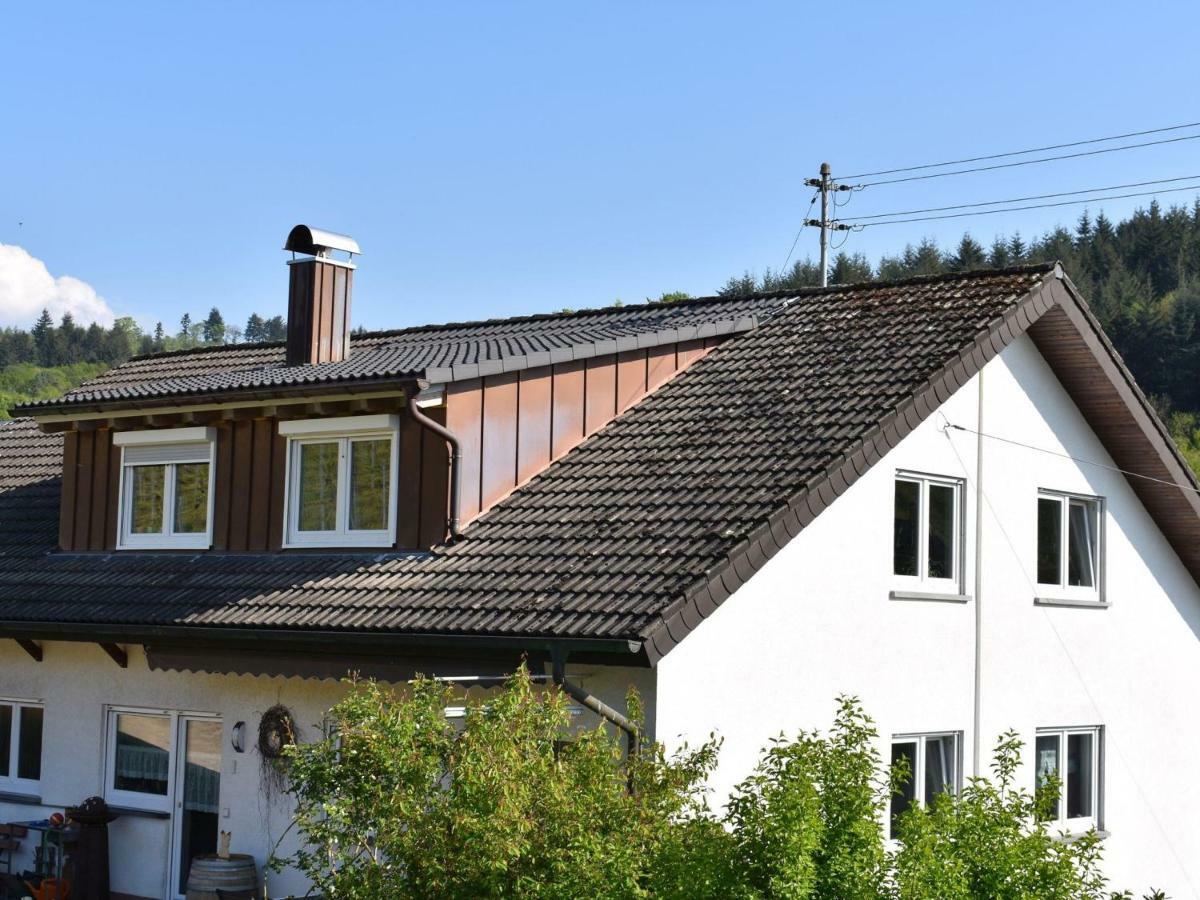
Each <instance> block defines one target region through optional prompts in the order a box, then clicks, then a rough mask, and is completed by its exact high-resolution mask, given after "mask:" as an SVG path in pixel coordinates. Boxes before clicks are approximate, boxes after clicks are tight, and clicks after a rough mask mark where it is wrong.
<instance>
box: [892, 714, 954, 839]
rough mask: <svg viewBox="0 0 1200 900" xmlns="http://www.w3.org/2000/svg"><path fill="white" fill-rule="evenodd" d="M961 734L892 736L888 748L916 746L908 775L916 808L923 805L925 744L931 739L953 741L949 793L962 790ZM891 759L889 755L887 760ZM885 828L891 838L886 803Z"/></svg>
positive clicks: (942, 732) (915, 733)
mask: <svg viewBox="0 0 1200 900" xmlns="http://www.w3.org/2000/svg"><path fill="white" fill-rule="evenodd" d="M962 735H963V733H962V732H961V731H919V732H910V733H908V734H894V735H892V740H891V742H890V743H889V744H888V748H889V749H891V747H894V746H895V745H896V744H914V743H915V744H916V745H917V754H916V759H915V760H914V761H913V770H912V772H911V773H910V774H911V776H912V779H913V786H914V790H913V803H915V804H917V805H918V806H924V805H925V744H926V742H927V741H929V740H931V739H937V738H952V739H953V741H954V783H953V784H951V785H950V793H951V794H953V795H955V796H957V795H958V793H959V791H961V790H962V781H963V773H962V770H963V767H962V763H963V738H962ZM890 758H891V756H890V754H889V759H890ZM887 828H888V836H889V837H892V836H893V835H892V806H891V803H890V802H889V803H888V806H887Z"/></svg>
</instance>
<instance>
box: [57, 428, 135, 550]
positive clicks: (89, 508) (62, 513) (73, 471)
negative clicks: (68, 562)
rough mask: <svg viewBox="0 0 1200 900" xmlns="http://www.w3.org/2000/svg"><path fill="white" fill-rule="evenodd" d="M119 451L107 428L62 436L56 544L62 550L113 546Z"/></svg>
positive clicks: (100, 548) (98, 548) (114, 541)
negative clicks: (60, 491) (61, 468)
mask: <svg viewBox="0 0 1200 900" xmlns="http://www.w3.org/2000/svg"><path fill="white" fill-rule="evenodd" d="M120 455H121V454H120V451H119V450H118V449H116V448H115V447H113V445H112V432H111V431H109V430H108V429H107V428H98V429H96V430H94V431H72V432H68V433H67V434H65V435H64V442H63V480H62V500H61V503H60V505H59V525H58V543H59V547H61V548H62V549H63V550H107V549H111V548H112V547H114V546H115V545H116V525H117V506H116V502H117V485H116V484H115V483H114V479H118V478H119V477H120Z"/></svg>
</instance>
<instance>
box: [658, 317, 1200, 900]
mask: <svg viewBox="0 0 1200 900" xmlns="http://www.w3.org/2000/svg"><path fill="white" fill-rule="evenodd" d="M981 400H982V424H981V422H980V404H981ZM948 425H954V426H961V428H963V429H966V430H957V429H955V428H950V427H947V426H948ZM979 431H982V432H983V433H984V434H986V435H992V436H994V437H993V438H984V439H983V441H982V447H981V446H980V443H979V440H978V438H977V436H976V433H977V432H979ZM1009 441H1011V442H1012V443H1010V442H1009ZM1022 445H1027V446H1022ZM1031 448H1037V449H1031ZM981 451H982V454H981ZM1082 460H1086V461H1087V462H1086V463H1084V462H1080V461H1082ZM1115 468H1116V466H1115V463H1114V462H1113V460H1112V459H1111V458H1110V457H1109V455H1108V453H1107V451H1106V450H1105V448H1104V445H1103V444H1102V443H1101V442H1100V441H1099V439H1098V438H1097V437H1096V435H1095V434H1094V433H1093V431H1092V430H1091V428H1090V427H1089V426H1088V423H1087V421H1086V420H1085V419H1084V418H1083V416H1082V415H1081V413H1080V412H1079V410H1078V409H1077V408H1076V407H1075V405H1074V403H1073V402H1072V401H1071V399H1070V398H1069V397H1068V396H1067V395H1066V393H1065V391H1064V390H1063V388H1062V386H1061V385H1060V384H1059V382H1058V380H1057V378H1056V377H1055V375H1054V373H1053V372H1052V371H1051V370H1050V368H1049V366H1048V365H1047V364H1046V363H1045V361H1044V360H1043V359H1042V357H1041V355H1040V353H1039V352H1038V350H1037V348H1036V347H1035V346H1034V344H1033V342H1032V341H1031V340H1029V339H1028V338H1021V339H1018V340H1017V341H1015V342H1014V343H1013V344H1012V345H1011V346H1009V347H1008V348H1007V349H1005V350H1004V351H1003V352H1002V353H1001V354H1000V355H999V356H998V357H996V358H995V359H993V360H992V361H991V362H990V363H988V364H987V366H986V367H985V368H984V369H983V371H982V373H981V374H979V375H976V376H974V377H973V378H972V379H971V381H970V382H969V383H968V384H967V385H966V386H964V387H963V388H961V389H959V390H958V391H957V392H956V393H955V394H954V395H953V396H952V397H951V398H950V399H949V400H948V401H946V402H945V403H944V404H942V405H941V406H940V407H939V408H938V409H937V411H936V412H935V414H934V415H932V416H930V417H929V418H928V419H926V420H925V421H924V422H923V423H922V424H921V425H920V426H919V427H918V428H917V429H916V430H915V431H914V432H913V433H912V434H910V435H908V436H907V437H906V438H904V440H903V441H901V442H900V443H899V444H898V445H897V446H896V448H895V449H893V450H892V451H891V452H890V453H888V454H887V455H886V456H884V457H883V458H882V459H881V460H880V461H879V462H877V463H876V464H875V465H874V466H873V467H872V469H871V470H870V471H869V472H868V473H867V474H866V475H865V476H863V478H862V479H860V480H859V481H858V482H857V483H856V484H854V485H853V486H852V487H850V489H849V490H848V491H847V492H846V493H845V494H844V495H842V496H841V497H839V498H838V499H837V501H836V502H834V503H833V504H832V505H831V506H830V507H829V509H827V510H825V511H824V512H823V513H821V515H820V516H819V517H818V518H817V519H816V520H815V521H814V522H813V523H812V524H811V525H809V526H808V527H806V528H805V529H804V531H803V532H802V533H801V534H800V535H799V536H798V537H797V538H796V539H795V540H793V541H792V542H791V543H790V544H788V545H787V547H785V548H784V549H783V550H781V551H780V552H779V554H778V555H777V556H775V557H774V558H773V559H772V560H770V561H769V562H768V563H767V564H766V565H765V566H764V567H763V568H762V569H761V570H760V571H759V572H758V573H757V574H755V575H754V577H753V578H751V579H750V581H749V582H748V583H747V584H746V585H745V586H743V587H742V588H741V589H740V590H739V591H737V593H735V594H734V595H733V596H732V597H730V598H729V599H728V600H726V601H725V603H724V604H723V605H722V606H721V607H720V608H719V609H718V610H717V611H716V612H715V613H713V615H712V616H711V617H710V618H708V619H707V620H706V621H705V622H704V623H703V624H701V625H700V626H699V627H698V628H697V629H696V630H695V631H693V632H692V633H691V634H689V635H688V637H687V638H686V640H684V641H683V642H682V643H681V644H680V645H679V646H678V647H677V648H675V649H674V650H672V651H671V652H670V653H669V654H668V655H667V656H666V657H664V658H663V660H662V661H661V662H660V663H659V664H658V666H657V667H656V669H655V676H656V689H657V709H658V714H657V718H656V721H655V725H656V730H657V735H658V738H659V740H662V741H664V742H665V743H666V744H667V745H668V746H671V745H673V744H675V743H677V742H678V741H680V740H682V739H689V740H691V741H692V742H693V743H695V742H696V741H697V740H703V739H704V738H705V737H706V736H707V735H708V734H709V733H710V732H711V731H713V730H716V731H717V732H718V733H719V734H720V735H722V736H723V738H724V745H723V748H722V754H721V759H720V766H719V768H718V770H717V772H716V775H715V777H714V781H713V791H714V797H715V798H718V799H719V798H722V797H725V796H727V795H728V793H729V789H730V788H731V787H732V786H733V785H734V784H736V783H737V782H738V781H740V780H741V779H742V778H744V777H745V775H746V773H747V772H748V771H750V769H751V768H752V767H753V765H754V763H755V761H756V759H757V756H758V752H759V750H760V749H761V748H762V747H763V746H764V744H765V743H766V742H767V741H768V740H769V739H770V738H771V737H773V736H776V735H778V734H780V733H784V734H791V733H795V731H797V730H799V729H805V730H813V729H821V728H825V727H827V726H828V724H829V722H830V721H831V719H832V715H833V711H834V700H835V698H836V697H837V696H839V695H842V694H851V695H855V696H857V697H858V698H859V699H860V700H861V701H862V703H863V705H864V707H865V708H866V711H867V712H868V713H869V714H870V715H871V716H872V717H873V718H874V719H875V722H876V725H877V727H878V729H879V732H880V745H879V751H880V754H881V756H882V757H883V759H885V760H887V759H889V758H891V757H892V753H893V747H896V748H897V752H904V751H905V750H907V746H906V745H908V746H911V745H912V744H915V743H918V742H922V741H921V736H930V737H931V738H934V739H938V738H942V737H943V736H946V737H948V740H946V741H944V742H943V741H941V740H937V741H936V743H935V745H934V748H932V749H930V750H929V751H928V760H927V766H926V767H925V771H928V772H930V773H931V775H930V777H931V778H935V779H941V778H942V777H943V775H948V776H950V780H951V781H952V783H955V784H961V782H962V780H963V779H964V778H969V777H970V776H972V775H976V774H978V775H985V776H986V775H990V768H989V765H990V762H991V758H992V749H993V747H994V745H995V743H996V740H997V738H998V737H999V735H1000V734H1001V732H1004V731H1006V730H1009V729H1012V730H1014V731H1016V732H1017V733H1018V735H1019V736H1020V738H1021V739H1022V740H1023V741H1024V743H1025V750H1024V756H1023V759H1024V761H1025V767H1024V772H1023V774H1022V775H1021V776H1020V777H1021V779H1022V781H1021V786H1022V787H1025V788H1026V789H1029V790H1033V789H1034V787H1035V784H1036V778H1037V773H1036V768H1037V765H1038V760H1039V758H1043V759H1049V756H1048V754H1050V753H1051V752H1052V751H1053V750H1054V749H1056V748H1061V749H1060V750H1059V752H1060V753H1061V754H1062V755H1063V758H1064V759H1067V758H1069V762H1070V767H1071V768H1072V770H1074V773H1073V774H1072V775H1071V776H1070V777H1068V774H1067V767H1066V766H1065V765H1064V768H1063V769H1062V770H1061V772H1062V777H1063V778H1064V781H1066V784H1067V787H1068V789H1071V788H1074V789H1076V790H1077V791H1078V792H1079V793H1080V797H1079V798H1078V802H1076V798H1074V797H1068V798H1066V799H1067V802H1068V804H1069V805H1070V807H1071V809H1070V812H1071V813H1076V814H1077V815H1074V816H1072V817H1069V818H1068V816H1067V814H1066V813H1067V810H1065V809H1064V810H1063V816H1062V821H1061V823H1058V826H1059V827H1061V829H1062V830H1064V831H1067V832H1076V833H1078V832H1079V831H1082V830H1086V829H1087V828H1089V827H1092V826H1095V827H1096V828H1097V829H1098V830H1099V831H1100V832H1101V833H1102V834H1103V835H1104V856H1105V861H1106V862H1105V869H1106V872H1107V873H1108V874H1109V876H1110V878H1111V879H1112V882H1113V884H1114V886H1119V887H1130V888H1136V887H1139V886H1140V887H1143V888H1144V887H1147V886H1149V885H1154V886H1155V887H1159V888H1162V889H1165V890H1166V891H1167V893H1168V894H1169V895H1170V896H1173V897H1188V896H1193V895H1194V888H1193V885H1194V884H1197V883H1200V871H1198V869H1197V866H1200V828H1197V826H1196V817H1195V808H1196V803H1197V802H1200V784H1196V783H1195V782H1194V780H1192V779H1189V778H1188V777H1187V776H1186V774H1184V773H1186V772H1187V771H1188V767H1189V765H1190V760H1191V758H1192V752H1191V747H1192V746H1193V745H1194V744H1195V742H1197V741H1200V722H1198V721H1196V719H1195V717H1194V716H1192V715H1190V713H1189V710H1190V708H1191V707H1192V705H1193V702H1194V701H1193V697H1194V692H1195V680H1196V673H1197V672H1200V641H1198V640H1197V633H1198V629H1200V590H1198V589H1197V586H1196V583H1195V581H1194V580H1193V578H1192V576H1191V575H1190V574H1189V573H1188V572H1187V570H1186V569H1185V568H1184V566H1183V565H1182V564H1181V563H1180V561H1179V558H1178V557H1177V555H1176V554H1175V552H1174V551H1173V550H1172V549H1171V547H1170V546H1169V544H1168V543H1167V542H1166V541H1165V539H1164V538H1163V535H1162V533H1161V532H1160V530H1159V529H1158V527H1157V526H1156V525H1155V523H1154V521H1153V519H1152V518H1151V517H1150V516H1149V515H1148V514H1147V512H1146V510H1145V508H1144V507H1143V505H1142V503H1141V501H1140V500H1139V499H1138V497H1137V496H1136V495H1135V494H1134V493H1133V491H1132V489H1131V488H1130V486H1129V483H1128V481H1127V480H1126V479H1125V477H1124V476H1123V475H1121V474H1120V473H1119V472H1117V471H1115ZM926 476H932V477H933V478H934V479H935V480H936V483H942V482H945V483H949V484H953V485H955V486H956V489H957V490H958V491H959V496H960V498H961V505H960V506H959V509H960V510H961V512H960V513H958V515H957V516H956V518H955V520H954V524H953V526H952V534H953V535H954V536H955V540H956V541H960V542H961V543H959V545H958V546H959V547H961V550H960V551H958V552H957V553H956V556H957V558H958V559H959V560H960V561H961V562H960V565H961V569H959V570H958V571H957V572H956V573H955V575H954V581H955V582H957V583H956V584H955V585H954V586H952V587H951V588H950V589H948V590H947V589H944V588H942V587H939V588H938V589H937V590H936V591H933V592H925V593H928V596H926V597H924V598H920V599H916V598H918V597H919V596H920V594H921V593H923V592H921V591H914V590H912V588H911V587H910V585H909V584H908V583H907V582H906V580H905V579H904V578H903V577H902V576H897V575H896V574H895V572H894V569H895V566H894V562H895V560H894V559H893V557H894V537H895V534H894V532H895V521H894V520H895V515H896V502H895V498H896V484H897V481H898V480H901V481H903V480H906V479H909V478H917V477H926ZM1059 494H1062V495H1067V496H1071V497H1079V498H1082V499H1088V500H1091V499H1093V498H1095V499H1098V500H1099V501H1100V503H1101V509H1102V521H1101V523H1100V525H1101V528H1100V532H1099V540H1098V549H1099V559H1098V569H1097V572H1098V575H1099V580H1100V588H1099V590H1097V591H1096V592H1095V593H1094V594H1093V595H1091V596H1088V595H1087V594H1086V592H1082V591H1081V592H1079V594H1078V595H1076V596H1072V593H1073V592H1064V591H1062V590H1057V589H1055V588H1054V587H1052V586H1050V585H1046V584H1042V583H1040V582H1039V579H1038V566H1037V563H1038V503H1039V500H1040V499H1043V498H1046V497H1048V496H1057V495H1059ZM981 500H982V510H983V514H982V517H981V520H980V518H979V517H978V513H979V510H980V508H981ZM980 534H981V535H982V539H981V540H979V541H977V536H978V535H980ZM977 548H978V550H977ZM1067 587H1070V585H1067ZM906 596H907V597H910V598H912V599H900V598H901V597H906ZM977 628H978V629H979V631H978V632H977V631H976V629H977ZM977 633H978V635H979V640H978V642H977V638H976V635H977ZM764 635H769V639H764ZM977 660H978V663H979V672H978V676H977V675H976V662H977ZM697 685H703V686H704V689H703V690H697ZM977 704H978V706H977ZM977 709H978V717H977V712H976V710H977ZM1076 735H1078V736H1077V737H1076ZM977 740H978V742H979V744H978V750H979V753H978V756H977V755H976V748H977ZM1056 742H1061V743H1056ZM922 743H924V742H922ZM943 743H945V744H946V745H947V748H948V761H946V762H943V760H942V754H943V753H945V752H946V750H944V748H943V747H942V746H941V745H942V744H943ZM926 746H928V744H926ZM1071 751H1074V752H1071ZM910 752H911V751H910ZM1068 753H1070V755H1069V757H1068ZM939 767H944V768H939ZM1076 767H1079V769H1076ZM1083 770H1086V771H1083ZM1056 830H1057V828H1056Z"/></svg>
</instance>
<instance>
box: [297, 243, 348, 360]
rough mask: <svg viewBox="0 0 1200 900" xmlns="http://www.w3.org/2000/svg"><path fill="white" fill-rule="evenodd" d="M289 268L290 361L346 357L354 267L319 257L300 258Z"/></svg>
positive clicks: (340, 358)
mask: <svg viewBox="0 0 1200 900" xmlns="http://www.w3.org/2000/svg"><path fill="white" fill-rule="evenodd" d="M289 268H290V270H291V271H290V273H289V276H288V333H287V360H288V363H289V364H291V365H303V364H305V363H320V362H337V361H338V360H342V359H345V358H346V354H347V353H348V352H349V348H350V295H351V290H352V286H353V283H354V270H353V269H348V268H346V267H345V266H342V265H337V264H335V263H332V262H330V261H328V260H320V259H305V260H297V261H295V262H293V263H292V264H291V265H290V267H289Z"/></svg>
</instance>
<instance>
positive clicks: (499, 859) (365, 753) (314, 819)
mask: <svg viewBox="0 0 1200 900" xmlns="http://www.w3.org/2000/svg"><path fill="white" fill-rule="evenodd" d="M630 699H631V705H632V706H633V709H632V715H634V716H635V717H637V716H638V714H639V713H638V709H637V699H636V696H632V695H631V698H630ZM461 702H462V700H461V699H460V698H459V699H456V695H455V694H454V692H453V691H452V690H451V689H450V688H449V687H447V686H446V685H444V684H438V683H435V682H432V681H424V680H422V681H418V682H416V683H415V684H413V685H411V686H410V687H409V688H408V689H407V690H405V691H404V692H402V693H395V692H392V691H390V690H387V689H385V688H384V687H382V686H380V685H378V684H376V683H374V682H361V683H355V684H353V685H352V688H351V690H350V691H349V692H348V694H347V696H346V697H345V699H343V700H342V701H341V702H340V703H339V704H338V705H337V706H335V707H334V709H333V710H332V711H331V712H330V715H329V722H330V724H331V727H330V729H329V733H328V737H327V738H326V739H324V740H320V741H317V742H315V743H310V744H301V745H297V746H294V747H291V748H289V750H288V761H287V763H286V766H287V768H286V775H287V778H288V782H289V789H290V791H291V792H292V794H293V795H294V797H295V800H296V813H295V820H294V825H295V828H296V829H297V830H298V832H299V834H298V837H299V839H300V845H301V846H300V848H299V849H298V850H296V851H295V852H294V853H292V854H291V855H289V856H287V857H282V858H277V859H274V860H273V861H272V868H273V869H274V870H276V871H278V870H280V869H282V868H284V867H286V866H294V867H296V868H298V869H299V870H300V871H301V872H302V873H303V874H305V875H306V876H307V877H308V878H309V879H310V880H311V881H312V882H313V887H314V889H315V890H317V891H319V892H321V893H323V894H324V895H325V896H328V897H336V898H352V900H377V898H378V900H382V898H388V900H404V898H432V897H439V898H441V897H445V898H509V897H514V898H515V897H522V898H524V897H532V898H542V897H545V898H550V897H555V898H557V897H598V898H620V900H625V898H650V897H656V898H658V897H661V898H671V900H683V898H701V900H704V898H713V900H716V898H733V900H927V898H934V897H936V898H939V900H959V898H962V900H966V898H972V900H974V898H989V900H993V898H999V900H1008V898H1012V900H1017V898H1022V900H1024V898H1039V900H1041V898H1050V900H1100V898H1108V897H1109V896H1110V895H1109V894H1108V893H1107V892H1106V890H1105V885H1104V879H1103V877H1102V876H1101V874H1100V867H1099V866H1100V861H1101V856H1100V849H1101V845H1100V842H1099V840H1098V838H1097V837H1096V835H1095V834H1094V833H1092V834H1088V835H1084V836H1082V837H1080V838H1078V839H1077V840H1073V841H1063V840H1060V839H1056V837H1055V836H1053V835H1051V834H1050V833H1049V831H1048V829H1047V827H1046V826H1045V825H1044V824H1041V823H1039V822H1038V816H1037V815H1036V813H1037V810H1038V804H1039V803H1041V802H1048V798H1047V796H1046V795H1042V796H1040V797H1037V798H1035V797H1034V796H1033V795H1032V793H1031V792H1029V791H1025V790H1021V789H1019V788H1017V787H1016V784H1015V781H1016V777H1017V771H1018V766H1019V760H1020V754H1021V749H1022V748H1021V744H1020V742H1019V741H1018V740H1017V739H1016V738H1015V737H1014V736H1013V735H1012V734H1007V735H1004V736H1002V738H1001V740H1000V742H999V744H998V745H997V748H996V755H995V763H994V767H993V777H992V778H991V779H987V778H977V779H972V780H970V781H969V782H968V784H967V786H966V787H965V788H964V789H963V790H962V791H961V793H960V794H959V795H958V796H954V795H952V794H949V793H946V794H942V795H941V796H940V797H939V798H938V800H937V801H936V802H935V803H934V804H932V806H931V807H929V808H922V807H920V806H914V807H913V808H912V809H910V810H909V811H908V812H906V813H905V814H904V815H903V817H902V819H901V821H900V824H899V826H898V832H899V833H898V836H897V840H896V841H894V842H893V843H894V846H889V845H888V844H887V843H885V841H884V835H883V826H882V822H883V819H884V815H885V812H886V809H887V800H888V795H889V791H890V786H891V785H892V784H898V783H899V779H900V778H902V777H904V773H903V772H900V771H897V772H892V773H888V772H885V771H884V770H883V767H882V765H881V761H880V757H879V753H878V750H877V746H878V743H879V736H878V734H877V732H876V730H875V727H874V725H873V723H872V722H871V719H870V718H869V717H868V716H867V715H866V713H865V712H864V711H863V709H862V707H861V706H860V705H859V703H858V702H857V701H856V700H854V699H852V698H842V699H841V700H840V701H839V704H838V711H837V714H836V716H835V718H834V721H833V725H832V728H831V729H830V730H829V732H828V733H826V734H820V733H816V732H802V733H800V734H799V735H797V736H796V737H794V738H791V739H785V738H783V737H780V738H778V739H776V740H774V741H772V742H771V743H770V744H769V746H768V747H767V748H766V749H765V750H764V751H763V753H762V755H761V757H760V759H759V762H758V764H757V767H756V768H755V770H754V771H753V772H751V773H749V774H748V775H747V777H746V778H745V780H744V781H742V782H741V783H740V784H738V785H737V786H736V788H735V789H734V790H733V792H732V794H731V796H730V797H729V798H728V802H727V803H726V804H725V809H724V812H722V813H718V812H715V811H713V810H712V809H711V808H710V807H709V804H708V798H707V796H706V793H705V789H704V783H705V779H706V778H707V777H708V776H709V775H710V774H711V773H712V771H713V769H714V767H715V765H716V763H717V759H718V755H719V747H720V744H719V741H718V740H716V739H715V738H713V739H710V740H709V741H707V742H706V743H704V744H703V745H702V746H700V747H696V748H684V749H683V750H681V751H680V752H679V753H678V754H676V755H674V756H671V757H669V758H668V757H667V756H666V755H665V754H664V752H663V749H662V747H661V746H659V745H657V744H649V745H646V746H644V747H643V748H642V750H641V752H640V753H638V754H636V755H635V756H633V757H628V756H627V755H626V754H625V753H624V752H623V748H622V742H621V740H620V739H619V737H618V735H617V734H615V733H614V732H613V731H612V730H610V729H609V728H606V727H604V726H601V727H598V728H596V729H593V730H582V731H574V732H573V731H572V730H571V727H570V719H571V716H570V713H569V709H568V707H567V705H566V703H565V701H564V699H563V697H562V695H561V694H560V693H559V692H558V691H557V690H556V689H553V688H550V687H542V686H538V685H536V684H534V683H533V680H532V679H531V678H530V676H529V674H528V673H527V672H526V671H525V670H524V669H522V670H520V671H519V672H518V673H517V674H516V675H515V676H514V677H513V678H512V679H511V680H510V681H509V682H508V684H507V685H506V686H505V687H504V688H503V689H502V690H500V691H498V692H497V693H496V694H495V695H493V696H491V697H489V698H488V699H487V700H486V702H484V701H471V702H468V704H467V707H466V712H465V719H464V722H463V724H462V725H461V726H456V725H455V724H454V723H453V721H451V720H450V719H448V718H447V716H446V712H445V711H446V708H447V707H448V706H451V705H453V704H457V703H461ZM1051 790H1053V787H1052V788H1051ZM1049 796H1052V793H1051V794H1050V795H1049ZM1112 896H1113V897H1119V896H1125V895H1112Z"/></svg>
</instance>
